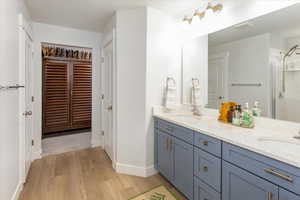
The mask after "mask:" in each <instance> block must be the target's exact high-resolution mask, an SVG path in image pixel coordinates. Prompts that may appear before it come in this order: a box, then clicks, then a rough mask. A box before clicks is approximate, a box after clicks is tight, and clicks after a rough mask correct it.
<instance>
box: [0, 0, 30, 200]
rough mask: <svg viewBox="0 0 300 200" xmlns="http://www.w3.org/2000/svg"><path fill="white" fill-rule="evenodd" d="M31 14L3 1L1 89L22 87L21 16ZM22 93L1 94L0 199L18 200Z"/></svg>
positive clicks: (0, 3) (0, 10)
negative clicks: (19, 27)
mask: <svg viewBox="0 0 300 200" xmlns="http://www.w3.org/2000/svg"><path fill="white" fill-rule="evenodd" d="M22 12H24V13H27V12H26V8H25V6H24V4H23V1H21V0H4V1H0V43H1V45H0V70H1V73H0V85H14V84H17V83H19V46H18V45H19V32H18V15H19V14H20V13H22ZM18 102H19V93H18V90H11V91H0V199H1V200H2V199H3V200H10V199H17V196H18V193H19V192H20V189H21V179H20V173H19V169H20V168H19V167H20V166H19V165H20V161H19V159H20V157H19V153H20V152H19V151H20V149H19V139H20V137H19V125H18V124H19V117H21V111H20V110H19V107H18V104H19V103H18Z"/></svg>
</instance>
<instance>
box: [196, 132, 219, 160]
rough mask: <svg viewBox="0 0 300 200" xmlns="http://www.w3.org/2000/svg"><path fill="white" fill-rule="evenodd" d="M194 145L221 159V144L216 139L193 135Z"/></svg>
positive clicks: (200, 134)
mask: <svg viewBox="0 0 300 200" xmlns="http://www.w3.org/2000/svg"><path fill="white" fill-rule="evenodd" d="M194 145H195V146H197V147H199V148H200V149H202V150H204V151H206V152H208V153H211V154H213V155H215V156H217V157H222V155H221V154H222V142H221V141H220V140H218V139H215V138H212V137H209V136H206V135H203V134H202V133H195V138H194Z"/></svg>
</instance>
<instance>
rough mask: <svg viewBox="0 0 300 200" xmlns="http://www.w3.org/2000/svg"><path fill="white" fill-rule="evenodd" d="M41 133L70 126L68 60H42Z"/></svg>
mask: <svg viewBox="0 0 300 200" xmlns="http://www.w3.org/2000/svg"><path fill="white" fill-rule="evenodd" d="M43 66H44V69H43V70H44V73H43V82H44V83H43V94H44V95H43V133H49V132H53V131H61V130H65V129H68V128H69V126H70V89H69V62H65V61H55V60H44V64H43Z"/></svg>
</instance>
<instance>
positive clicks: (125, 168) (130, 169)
mask: <svg viewBox="0 0 300 200" xmlns="http://www.w3.org/2000/svg"><path fill="white" fill-rule="evenodd" d="M116 172H117V173H121V174H128V175H133V176H140V177H148V176H152V175H154V174H156V173H157V171H156V170H155V168H154V166H150V167H138V166H133V165H127V164H121V163H117V164H116Z"/></svg>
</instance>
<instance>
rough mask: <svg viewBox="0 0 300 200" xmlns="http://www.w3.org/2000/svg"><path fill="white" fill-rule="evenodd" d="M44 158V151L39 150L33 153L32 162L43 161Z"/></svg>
mask: <svg viewBox="0 0 300 200" xmlns="http://www.w3.org/2000/svg"><path fill="white" fill-rule="evenodd" d="M41 158H42V150H41V149H40V150H38V151H32V153H31V160H32V161H34V160H37V159H41Z"/></svg>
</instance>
